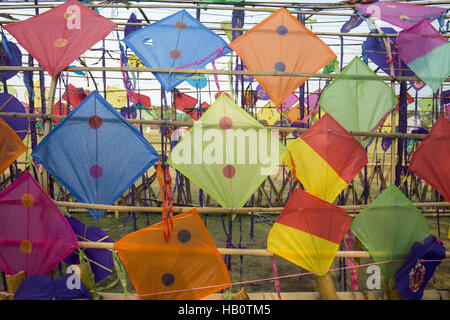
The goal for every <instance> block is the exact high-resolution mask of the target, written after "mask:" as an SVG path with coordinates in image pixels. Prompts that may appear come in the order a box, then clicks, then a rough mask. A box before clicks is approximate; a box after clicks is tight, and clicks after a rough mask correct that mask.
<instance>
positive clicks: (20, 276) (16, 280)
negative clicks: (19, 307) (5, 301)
mask: <svg viewBox="0 0 450 320" xmlns="http://www.w3.org/2000/svg"><path fill="white" fill-rule="evenodd" d="M25 278H26V275H25V271H20V272H19V273H17V274H14V275H6V286H7V287H8V290H7V292H8V293H9V294H10V296H9V300H12V299H13V297H14V294H15V293H16V291H17V288H19V286H20V284H21V283H22V281H23V280H25Z"/></svg>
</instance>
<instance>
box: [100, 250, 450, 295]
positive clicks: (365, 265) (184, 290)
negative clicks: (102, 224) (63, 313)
mask: <svg viewBox="0 0 450 320" xmlns="http://www.w3.org/2000/svg"><path fill="white" fill-rule="evenodd" d="M439 261H440V262H444V261H446V262H447V261H450V259H437V260H424V259H420V262H439ZM391 262H404V260H387V261H380V262H372V263H366V264H360V265H359V266H358V268H360V267H369V266H372V265H380V264H387V263H391ZM349 268H354V267H350V266H346V267H340V268H331V269H328V270H322V271H315V272H302V273H297V274H290V275H285V276H276V277H270V278H262V279H256V280H247V281H239V282H232V283H222V284H216V285H210V286H204V287H197V288H187V289H179V290H172V291H163V292H153V293H146V294H135V295H129V297H130V298H133V297H134V298H139V297H148V296H155V295H163V294H170V293H181V292H186V291H194V290H205V289H212V288H218V287H224V286H234V285H243V284H252V283H256V282H263V281H276V280H277V279H287V278H295V277H301V276H307V275H313V274H318V273H323V272H330V271H339V270H342V269H349ZM104 300H120V298H110V299H104Z"/></svg>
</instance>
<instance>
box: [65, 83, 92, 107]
mask: <svg viewBox="0 0 450 320" xmlns="http://www.w3.org/2000/svg"><path fill="white" fill-rule="evenodd" d="M86 97H87V94H86V93H85V92H84V90H83V89H79V88H77V87H75V86H74V85H73V84H70V83H69V86H68V87H67V89H66V91H64V94H63V96H62V98H63V99H64V100H65V101H67V103H68V104H70V105H71V106H72V107H76V106H78V105H79V104H80V103H81V101H83V99H84V98H86Z"/></svg>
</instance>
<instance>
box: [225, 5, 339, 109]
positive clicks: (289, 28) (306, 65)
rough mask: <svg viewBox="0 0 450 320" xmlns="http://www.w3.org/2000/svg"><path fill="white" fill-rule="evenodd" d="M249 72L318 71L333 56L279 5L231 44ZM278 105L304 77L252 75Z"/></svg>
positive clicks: (303, 80) (327, 48)
mask: <svg viewBox="0 0 450 320" xmlns="http://www.w3.org/2000/svg"><path fill="white" fill-rule="evenodd" d="M229 47H230V48H231V49H233V50H234V51H235V52H236V53H237V54H238V55H239V57H240V58H241V59H242V61H244V63H245V65H246V66H247V68H248V70H250V71H279V72H305V73H317V72H318V71H319V70H321V69H322V68H323V67H324V66H326V65H327V64H328V63H330V62H331V61H333V60H334V59H335V58H336V55H335V54H334V53H333V51H332V50H331V49H330V48H329V47H328V46H327V45H326V44H325V43H324V42H323V41H322V40H320V39H319V38H318V37H317V36H316V35H314V34H313V33H312V32H311V31H310V30H309V29H307V28H306V27H305V26H304V25H303V24H301V23H300V22H299V21H298V20H297V19H295V18H294V17H293V16H292V15H291V14H290V13H289V12H288V11H287V10H286V9H284V8H281V9H279V10H277V11H276V12H274V13H273V14H271V15H270V16H269V17H268V18H266V19H264V20H263V21H262V22H260V23H258V24H257V25H256V26H254V27H253V28H252V29H250V30H249V31H247V32H246V33H244V34H243V35H241V36H239V37H238V38H236V39H235V40H234V41H233V42H231V43H230V45H229ZM255 79H256V80H257V81H258V83H259V84H260V85H261V86H262V88H263V89H264V90H265V91H266V92H267V94H268V95H269V96H270V98H271V99H272V101H273V102H275V104H276V105H277V106H279V105H281V103H282V102H283V101H284V100H285V99H286V98H287V97H289V95H291V93H293V92H294V90H296V89H297V88H298V87H300V86H301V85H302V84H303V83H304V82H305V81H306V80H308V78H307V77H275V76H255Z"/></svg>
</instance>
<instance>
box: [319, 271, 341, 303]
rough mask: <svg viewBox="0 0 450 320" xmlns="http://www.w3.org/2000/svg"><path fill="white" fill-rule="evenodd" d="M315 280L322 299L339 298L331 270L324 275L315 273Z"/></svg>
mask: <svg viewBox="0 0 450 320" xmlns="http://www.w3.org/2000/svg"><path fill="white" fill-rule="evenodd" d="M314 281H315V282H316V285H317V291H319V294H320V299H322V300H337V294H336V287H335V286H334V282H333V278H332V277H331V275H330V273H329V272H328V273H327V274H326V275H324V276H319V275H314Z"/></svg>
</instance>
